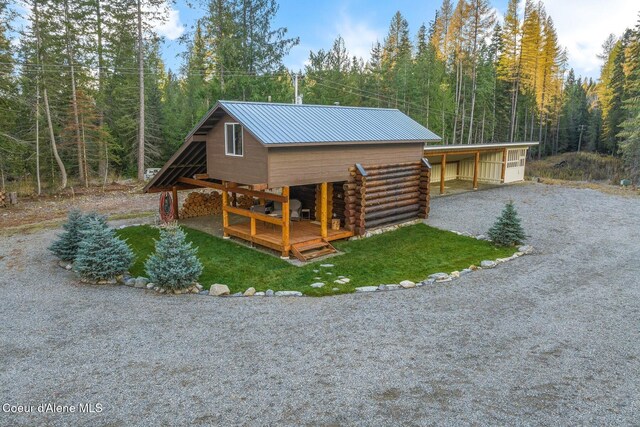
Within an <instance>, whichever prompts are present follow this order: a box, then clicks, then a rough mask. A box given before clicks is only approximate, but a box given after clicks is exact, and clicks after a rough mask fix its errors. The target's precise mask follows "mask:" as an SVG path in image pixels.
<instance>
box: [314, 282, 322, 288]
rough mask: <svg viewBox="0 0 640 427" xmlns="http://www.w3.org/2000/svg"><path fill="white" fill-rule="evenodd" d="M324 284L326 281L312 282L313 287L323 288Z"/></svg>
mask: <svg viewBox="0 0 640 427" xmlns="http://www.w3.org/2000/svg"><path fill="white" fill-rule="evenodd" d="M323 286H324V283H322V282H316V283H312V284H311V287H312V288H321V287H323Z"/></svg>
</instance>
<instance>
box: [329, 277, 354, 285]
mask: <svg viewBox="0 0 640 427" xmlns="http://www.w3.org/2000/svg"><path fill="white" fill-rule="evenodd" d="M350 281H351V279H347V278H346V277H345V278H344V279H338V280H334V281H333V283H337V284H338V285H346V284H347V283H349V282H350Z"/></svg>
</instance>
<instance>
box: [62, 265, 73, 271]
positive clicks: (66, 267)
mask: <svg viewBox="0 0 640 427" xmlns="http://www.w3.org/2000/svg"><path fill="white" fill-rule="evenodd" d="M72 268H73V264H67V265H65V266H64V269H65V270H67V271H69V270H71V269H72Z"/></svg>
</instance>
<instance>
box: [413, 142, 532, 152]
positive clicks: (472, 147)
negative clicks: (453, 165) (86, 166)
mask: <svg viewBox="0 0 640 427" xmlns="http://www.w3.org/2000/svg"><path fill="white" fill-rule="evenodd" d="M538 144H539V143H538V142H491V143H487V144H452V145H425V147H424V153H425V154H426V155H429V154H443V153H456V152H461V151H492V150H501V149H505V148H506V149H509V148H519V147H532V146H535V145H538Z"/></svg>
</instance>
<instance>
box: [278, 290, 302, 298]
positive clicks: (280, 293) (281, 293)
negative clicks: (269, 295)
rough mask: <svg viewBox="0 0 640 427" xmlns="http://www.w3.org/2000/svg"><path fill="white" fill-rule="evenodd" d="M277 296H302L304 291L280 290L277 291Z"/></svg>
mask: <svg viewBox="0 0 640 427" xmlns="http://www.w3.org/2000/svg"><path fill="white" fill-rule="evenodd" d="M276 296H277V297H301V296H302V292H298V291H278V292H276Z"/></svg>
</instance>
